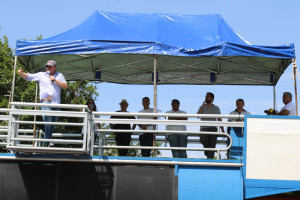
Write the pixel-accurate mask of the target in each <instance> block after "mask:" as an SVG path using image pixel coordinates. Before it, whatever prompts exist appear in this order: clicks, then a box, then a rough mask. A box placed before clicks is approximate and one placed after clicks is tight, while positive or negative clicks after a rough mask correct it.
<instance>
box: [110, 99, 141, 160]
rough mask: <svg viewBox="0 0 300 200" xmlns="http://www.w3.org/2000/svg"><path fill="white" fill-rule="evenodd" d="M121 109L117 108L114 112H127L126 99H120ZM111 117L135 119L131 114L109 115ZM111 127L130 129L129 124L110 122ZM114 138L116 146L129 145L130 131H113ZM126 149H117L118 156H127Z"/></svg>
mask: <svg viewBox="0 0 300 200" xmlns="http://www.w3.org/2000/svg"><path fill="white" fill-rule="evenodd" d="M119 104H120V107H121V110H118V111H116V112H128V111H127V108H128V102H127V100H126V99H122V101H121V102H120V103H119ZM112 118H118V119H135V117H133V116H132V117H131V116H111V119H112ZM110 128H111V129H120V130H131V125H130V124H110ZM115 140H116V144H117V146H129V145H130V141H131V133H126V132H124V133H120V132H118V133H115ZM127 153H128V149H118V154H119V156H127Z"/></svg>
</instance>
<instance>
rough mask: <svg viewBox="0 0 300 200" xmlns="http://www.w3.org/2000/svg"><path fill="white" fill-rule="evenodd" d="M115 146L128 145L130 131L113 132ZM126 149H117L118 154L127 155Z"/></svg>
mask: <svg viewBox="0 0 300 200" xmlns="http://www.w3.org/2000/svg"><path fill="white" fill-rule="evenodd" d="M115 140H116V143H117V146H129V145H130V141H131V133H129V134H128V133H115ZM127 153H128V149H118V154H119V156H127Z"/></svg>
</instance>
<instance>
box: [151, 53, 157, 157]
mask: <svg viewBox="0 0 300 200" xmlns="http://www.w3.org/2000/svg"><path fill="white" fill-rule="evenodd" d="M156 75H157V56H156V55H154V63H153V82H154V84H153V86H154V97H153V101H154V113H156V112H157V76H156ZM155 129H157V126H155ZM155 140H156V137H155V134H153V142H152V146H153V147H155V146H156V145H155V144H156V141H155ZM152 153H153V155H154V154H155V150H154V149H153V150H152Z"/></svg>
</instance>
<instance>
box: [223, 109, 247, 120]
mask: <svg viewBox="0 0 300 200" xmlns="http://www.w3.org/2000/svg"><path fill="white" fill-rule="evenodd" d="M230 115H251V113H249V112H248V111H246V110H243V111H242V112H241V113H238V111H237V110H234V111H232V112H231V113H230ZM228 121H229V122H233V121H237V122H239V121H244V119H243V120H240V119H230V118H228Z"/></svg>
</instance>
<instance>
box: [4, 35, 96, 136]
mask: <svg viewBox="0 0 300 200" xmlns="http://www.w3.org/2000/svg"><path fill="white" fill-rule="evenodd" d="M37 39H42V36H41V35H40V36H39V37H37ZM14 59H15V55H14V53H13V50H12V49H11V48H10V47H9V41H8V38H7V37H6V36H3V38H0V77H1V79H0V95H1V98H0V108H7V107H8V106H9V102H10V97H11V94H10V92H11V86H12V81H13V73H14ZM17 66H18V69H19V68H20V67H21V66H22V64H21V63H20V62H18V63H17ZM18 69H17V70H18ZM24 71H26V69H25V70H24ZM15 78H16V79H15V89H14V102H35V91H36V83H35V82H30V81H26V80H24V79H23V78H22V77H21V76H19V75H18V74H16V77H15ZM68 86H69V87H68V89H67V90H62V94H61V100H62V101H61V103H63V104H81V105H83V104H85V103H86V99H89V98H92V99H95V100H96V97H97V96H98V95H99V94H98V92H97V86H96V85H95V84H93V83H92V82H89V81H68ZM28 108H29V107H28ZM29 109H32V108H29ZM21 119H22V120H30V121H32V120H33V116H22V117H21ZM37 121H42V117H41V116H38V117H37ZM59 121H69V122H81V120H79V119H78V118H71V119H67V118H61V119H60V120H59ZM0 125H7V122H3V121H0ZM32 127H33V126H32V125H22V127H20V128H32ZM37 128H38V129H42V130H43V128H44V126H42V125H40V126H37ZM66 128H67V129H68V131H66ZM56 131H57V132H70V133H74V132H77V133H78V132H80V133H81V127H75V126H73V127H63V126H58V127H57V130H56Z"/></svg>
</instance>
